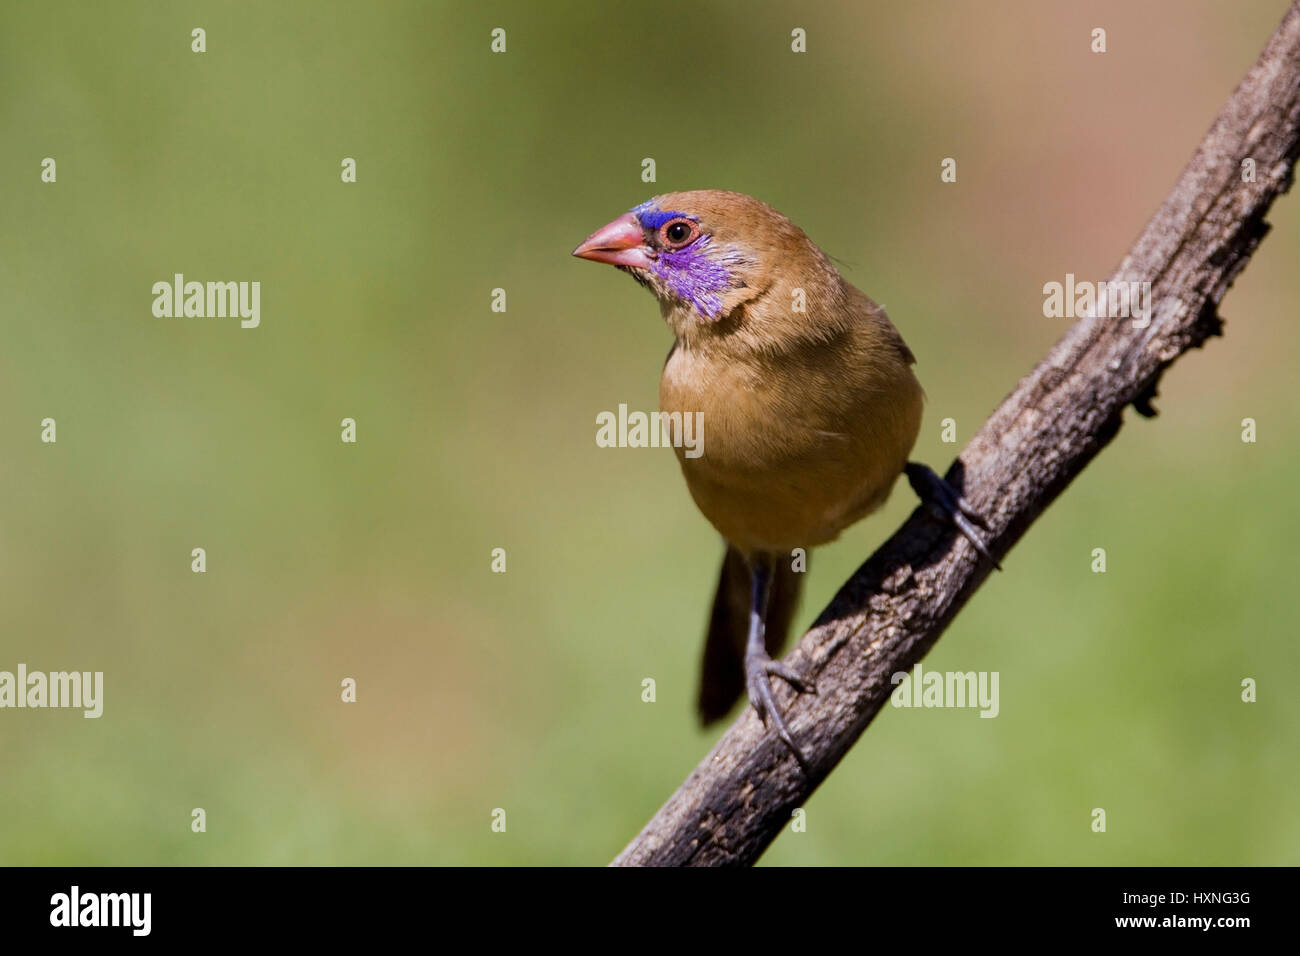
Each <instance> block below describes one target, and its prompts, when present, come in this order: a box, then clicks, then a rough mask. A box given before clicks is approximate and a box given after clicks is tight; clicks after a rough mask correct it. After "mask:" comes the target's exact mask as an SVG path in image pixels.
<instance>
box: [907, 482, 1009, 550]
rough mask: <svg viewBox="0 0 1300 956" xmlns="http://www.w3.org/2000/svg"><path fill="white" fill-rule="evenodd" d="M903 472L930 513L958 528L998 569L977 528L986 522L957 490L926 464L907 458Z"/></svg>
mask: <svg viewBox="0 0 1300 956" xmlns="http://www.w3.org/2000/svg"><path fill="white" fill-rule="evenodd" d="M903 472H904V473H905V474H906V475H907V481H908V484H910V485H911V486H912V490H913V491H915V492H916V494H917V497H919V498H920V499H921V501H922V502H923V503H924V504H925V506H926V507H927V508H929V509H930V513H931V514H932V515H934V516H935V517H936V518H938V519H939V520H940V521H948V522H951V523H952V524H953V525H955V526H956V528H957V530H958V531H960V532H961V533H962V534H963V535H965V536H966V540H968V541H969V542H970V543H971V544H973V545H974V546H975V550H976V551H978V552H979V553H980V554H982V555H984V557H986V558H988V559H989V560H990V561H992V562H993V567H995V568H997V569H998V570H999V571H1001V570H1002V565H1000V564H998V562H997V561H996V560H994V558H993V555H991V554H989V549H988V545H987V544H985V543H984V536H983V535H982V534H980V532H979V530H978V529H977V528H976V525H978V526H979V528H983V529H984V530H985V531H987V530H988V525H987V524H986V523H985V522H984V519H983V518H981V517H980V515H979V513H978V512H976V511H975V509H974V508H972V507H971V506H970V503H969V502H968V501H967V500H966V499H965V498H963V497H962V496H961V495H959V494H958V493H957V489H956V488H954V487H953V486H952V485H950V484H948V482H946V481H944V480H943V479H942V478H940V477H939V476H938V475H936V474H935V473H934V471H933V470H932V469H931V468H930V466H929V465H922V464H921V463H920V462H915V461H909V462H908V463H907V466H906V467H905V468H904V469H903Z"/></svg>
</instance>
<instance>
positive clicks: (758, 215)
mask: <svg viewBox="0 0 1300 956" xmlns="http://www.w3.org/2000/svg"><path fill="white" fill-rule="evenodd" d="M573 254H574V255H575V256H579V257H580V258H583V259H590V260H592V261H593V262H605V263H608V264H609V265H612V266H617V267H618V268H619V269H622V270H623V271H625V272H628V273H630V274H631V275H632V277H633V278H635V279H636V280H637V281H638V282H640V283H641V284H642V285H644V286H645V287H646V288H648V289H650V291H651V292H653V293H654V294H655V296H656V297H657V298H658V299H659V302H660V305H661V307H662V310H663V313H664V317H665V318H666V319H668V321H669V324H670V325H672V326H673V328H674V331H676V332H677V333H678V335H679V336H680V335H683V334H690V333H692V332H703V331H706V330H708V329H709V328H710V327H716V326H721V325H724V324H726V323H725V321H724V320H726V319H728V318H731V317H733V315H734V314H735V313H737V311H738V307H739V306H742V305H744V304H745V303H747V302H750V301H752V300H754V299H756V298H758V297H760V296H762V295H764V294H766V293H767V292H768V291H769V290H772V289H774V287H775V286H778V285H781V284H783V280H784V279H785V278H787V277H789V276H798V275H800V274H801V273H806V271H807V269H809V268H812V269H813V270H814V271H815V272H817V273H819V274H822V273H824V272H825V270H826V269H830V271H831V273H832V274H835V273H834V269H833V267H832V266H830V263H829V262H828V261H827V260H826V257H825V256H824V255H823V254H822V253H821V251H820V250H819V249H817V247H816V246H814V245H813V244H812V242H810V241H809V239H808V237H807V236H805V235H804V234H803V231H802V230H801V229H799V227H798V226H796V225H794V223H792V222H790V220H788V219H786V218H785V217H784V216H782V215H781V214H780V213H778V212H777V211H776V210H775V209H772V208H771V207H770V206H768V205H766V204H765V203H762V202H759V201H758V200H757V199H754V198H753V197H751V196H746V195H744V194H742V193H733V192H723V191H721V190H715V189H701V190H694V191H691V192H679V193H665V194H664V195H662V196H655V197H654V198H653V199H650V200H648V201H647V202H643V203H642V204H641V205H639V206H637V207H636V208H634V209H633V210H632V211H631V212H628V213H627V214H625V215H622V216H620V217H618V218H617V219H615V220H614V221H613V222H611V223H609V224H608V225H607V226H604V227H602V228H600V229H597V230H596V231H595V232H593V233H592V234H591V235H590V236H588V237H587V239H586V241H584V242H583V243H582V245H580V246H578V248H577V249H574V250H573ZM740 311H743V310H740Z"/></svg>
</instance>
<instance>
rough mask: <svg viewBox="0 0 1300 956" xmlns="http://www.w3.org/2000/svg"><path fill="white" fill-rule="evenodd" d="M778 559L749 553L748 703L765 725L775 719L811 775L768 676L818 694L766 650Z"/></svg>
mask: <svg viewBox="0 0 1300 956" xmlns="http://www.w3.org/2000/svg"><path fill="white" fill-rule="evenodd" d="M775 561H776V558H775V556H774V555H771V554H763V553H758V554H752V555H750V556H749V573H750V579H751V582H752V585H753V587H752V590H751V592H750V605H749V639H748V641H747V642H746V644H745V686H746V688H748V690H749V702H750V703H751V704H753V705H754V710H756V711H757V712H758V717H759V719H760V720H762V721H763V723H764V724H766V723H767V718H768V717H769V716H770V717H771V718H772V723H773V724H775V725H776V732H777V734H778V735H779V736H780V738H781V739H782V740H784V741H785V744H786V746H787V747H789V748H790V750H791V751H792V752H793V753H794V758H795V760H797V761H799V766H800V767H802V768H803V772H804V773H805V774H808V773H809V770H808V761H807V760H805V759H804V755H803V751H801V750H800V749H799V747H798V746H797V745H796V744H795V742H794V738H793V737H791V736H790V728H788V727H787V726H786V725H785V718H784V717H783V716H782V715H781V709H780V708H779V707H777V705H776V698H775V697H773V695H772V683H771V681H769V680H768V677H769V676H775V677H779V678H781V679H782V680H784V681H787V682H788V683H790V684H793V685H794V686H795V687H796V688H798V689H799V690H801V691H806V692H811V693H816V690H815V688H814V687H813V685H812V684H810V683H809V682H808V681H806V680H804V679H803V678H802V677H800V676H799V675H798V674H796V673H795V672H794V671H793V670H791V669H790V668H789V667H787V666H786V665H785V664H782V663H781V662H780V661H774V660H772V658H771V656H770V655H769V654H768V653H767V643H766V637H765V635H766V621H767V598H768V593H769V592H770V590H771V585H772V573H773V566H774V564H775Z"/></svg>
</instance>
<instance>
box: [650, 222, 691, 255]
mask: <svg viewBox="0 0 1300 956" xmlns="http://www.w3.org/2000/svg"><path fill="white" fill-rule="evenodd" d="M699 234H700V227H699V226H697V225H696V224H695V223H693V222H692V221H691V220H689V219H670V220H669V221H668V222H666V223H664V224H663V226H662V227H661V228H660V230H659V236H660V238H661V239H662V240H663V242H664V244H665V245H668V246H672V247H673V248H674V249H680V248H681V247H682V246H685V245H689V244H690V243H691V242H693V241H694V240H695V239H696V237H697V236H699Z"/></svg>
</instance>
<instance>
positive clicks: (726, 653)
mask: <svg viewBox="0 0 1300 956" xmlns="http://www.w3.org/2000/svg"><path fill="white" fill-rule="evenodd" d="M803 578H804V575H803V572H799V571H793V570H791V568H790V556H789V555H788V554H787V555H784V556H782V557H779V558H778V559H777V561H776V564H775V566H774V567H773V569H772V584H771V591H770V592H769V595H768V599H767V600H768V603H767V632H766V634H765V643H766V644H767V652H768V653H769V654H771V655H772V657H773V658H776V657H778V656H780V653H781V648H782V647H783V646H784V644H785V639H786V636H787V635H788V634H789V632H790V624H791V622H792V621H793V620H794V612H795V609H796V608H797V607H798V604H799V594H800V592H801V591H802V590H803ZM749 604H750V578H749V566H748V565H747V564H746V563H745V559H744V557H743V556H742V555H741V553H740V552H739V551H737V550H736V549H735V548H733V547H731V546H730V545H728V546H727V553H726V555H725V556H724V557H723V559H722V573H721V574H719V576H718V591H717V594H716V595H715V596H714V598H713V612H712V613H711V614H710V615H709V633H708V637H706V638H705V641H704V661H703V667H702V669H701V674H700V696H699V709H700V720H701V721H702V722H703V723H704V724H705V725H706V726H707V725H708V724H711V723H713V722H714V721H715V720H717V719H719V718H720V717H725V716H726V715H727V712H728V711H729V710H731V707H732V705H733V704H735V703H736V699H737V698H739V697H740V696H741V695H742V694H743V693H744V692H745V641H746V639H747V638H748V636H749Z"/></svg>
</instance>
